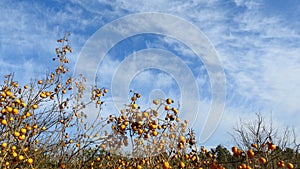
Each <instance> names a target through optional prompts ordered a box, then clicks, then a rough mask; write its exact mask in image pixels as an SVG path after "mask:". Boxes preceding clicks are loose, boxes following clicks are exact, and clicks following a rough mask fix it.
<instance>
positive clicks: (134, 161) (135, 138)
mask: <svg viewBox="0 0 300 169" xmlns="http://www.w3.org/2000/svg"><path fill="white" fill-rule="evenodd" d="M57 42H58V45H59V47H58V48H56V49H55V55H56V56H55V57H54V58H53V61H54V62H56V63H57V64H56V66H55V67H54V68H53V70H51V69H50V70H49V71H47V72H45V75H43V76H44V77H39V78H38V79H36V80H34V81H32V82H29V83H27V84H26V83H25V84H20V83H19V82H18V81H17V80H16V79H14V74H13V73H12V74H9V75H5V76H4V78H5V79H4V81H3V83H2V84H0V111H1V112H0V123H1V124H0V130H1V132H0V146H1V147H0V167H1V168H3V169H8V168H16V169H17V168H19V169H20V168H22V169H23V168H24V169H27V168H28V169H37V168H62V169H63V168H114V169H115V168H117V169H122V168H126V169H130V168H137V169H142V168H157V169H159V168H163V169H171V168H198V169H204V168H205V169H224V168H225V166H226V167H227V168H270V167H273V168H274V167H275V166H277V167H281V168H283V167H287V168H289V169H292V168H294V167H295V166H296V165H297V163H296V161H295V160H294V159H298V157H299V156H298V154H299V153H298V152H296V153H295V151H294V149H288V148H287V146H289V145H288V144H287V143H288V141H287V140H285V139H282V140H281V141H279V142H275V141H274V138H275V130H273V128H270V130H268V129H269V128H266V127H265V126H264V124H263V122H262V118H261V117H260V116H258V121H257V122H256V123H254V124H253V125H251V124H247V125H244V124H243V125H242V126H241V127H240V128H236V129H235V132H237V133H238V135H237V136H238V137H237V139H236V141H237V142H236V143H237V146H234V147H232V152H231V153H232V154H230V153H229V151H228V150H227V149H226V148H224V147H221V146H218V147H217V148H216V149H211V150H208V149H206V148H205V147H203V146H200V145H199V144H197V140H196V133H194V131H193V130H192V129H189V128H187V124H188V122H187V121H185V120H184V119H183V120H181V119H180V118H179V114H180V111H179V106H178V105H175V104H174V103H173V100H172V99H171V98H167V99H164V98H157V99H156V100H153V106H151V107H152V108H147V107H146V108H144V107H143V106H142V105H140V104H139V99H140V98H141V97H142V95H141V94H140V93H138V92H136V91H129V92H130V94H131V96H132V97H131V100H129V101H128V103H124V107H123V109H122V110H121V111H120V112H115V111H114V110H111V112H109V115H108V116H107V117H106V116H105V115H104V114H103V113H102V111H103V109H102V108H103V106H105V104H104V103H105V95H106V94H107V93H108V92H110V91H109V90H108V89H107V88H104V87H99V85H98V84H96V85H94V86H91V91H90V92H88V91H87V86H86V84H89V82H86V79H85V78H84V75H79V76H78V77H74V76H73V75H72V72H71V71H70V70H69V65H68V64H69V55H70V53H72V48H71V47H70V44H69V40H68V35H65V36H64V37H63V38H61V39H59V40H57ZM50 59H51V58H50ZM86 98H89V99H86ZM88 106H95V108H96V109H95V111H93V112H90V110H89V109H87V107H88ZM88 116H93V117H94V118H92V119H91V118H89V119H88ZM107 129H109V130H107ZM289 134H290V133H288V132H286V136H289ZM285 138H287V137H285ZM239 139H241V140H239ZM294 143H296V140H294ZM295 145H296V144H295ZM278 147H279V148H278ZM296 147H297V148H298V147H299V145H297V146H296ZM282 154H285V155H286V156H284V155H282ZM284 157H285V158H284ZM298 161H299V159H298ZM296 167H297V166H296ZM275 168H276V167H275Z"/></svg>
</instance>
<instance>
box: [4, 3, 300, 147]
mask: <svg viewBox="0 0 300 169" xmlns="http://www.w3.org/2000/svg"><path fill="white" fill-rule="evenodd" d="M0 10H1V15H0V71H1V74H7V73H10V72H15V74H16V78H17V79H19V81H20V82H24V83H25V82H28V81H29V80H30V79H31V78H33V77H35V76H39V75H41V74H42V73H43V72H44V71H45V70H46V69H48V68H50V67H51V66H53V62H52V57H53V56H54V49H55V47H56V45H57V44H56V39H58V38H60V37H62V36H63V34H64V33H65V32H67V31H70V32H71V34H72V35H71V36H70V40H71V46H72V47H73V49H74V53H73V54H72V56H71V65H75V64H76V61H77V58H78V56H79V55H80V51H81V49H82V48H83V46H84V44H85V43H86V41H87V40H88V39H89V38H90V37H91V36H92V35H93V34H94V33H95V32H96V31H97V30H98V29H100V28H101V27H102V26H104V25H105V24H107V23H110V22H111V21H113V20H116V19H118V18H120V17H123V16H126V15H128V14H134V13H139V12H162V13H167V14H172V15H175V16H178V17H181V18H184V19H186V20H187V21H188V22H190V23H192V24H194V25H195V26H196V27H198V28H199V29H200V30H201V31H202V32H203V33H204V34H205V35H206V37H207V38H208V39H209V40H210V42H211V44H212V45H213V46H214V47H215V49H216V51H217V53H218V55H219V59H220V61H221V63H222V66H223V68H224V72H225V75H226V102H225V109H224V113H223V117H222V120H221V122H220V124H219V125H218V128H217V130H216V131H215V132H214V134H213V135H212V136H211V137H210V138H209V140H207V142H206V143H205V144H207V145H215V144H218V143H222V144H225V145H227V144H230V143H231V138H230V136H229V135H228V132H230V131H232V127H233V124H236V123H237V122H238V120H239V118H242V119H253V118H254V117H255V113H256V112H261V113H262V114H263V115H264V116H265V117H266V118H267V119H269V118H270V117H271V116H272V118H273V121H274V124H275V125H276V126H277V127H278V128H284V127H285V126H290V127H294V128H295V131H296V133H297V135H298V136H299V135H300V125H299V123H298V121H299V119H300V114H299V111H300V106H299V103H300V102H299V98H300V89H299V86H300V76H299V74H300V21H299V18H298V16H299V15H300V2H299V1H295V0H285V1H281V0H265V1H263V0H262V1H258V0H253V1H250V0H220V1H218V0H198V1H197V0H196V1H189V0H187V1H173V0H170V1H168V0H162V1H156V0H152V1H140V0H132V1H128V2H127V1H125V0H120V1H118V0H116V1H109V0H107V1H106V0H103V1H99V2H98V1H85V0H70V1H33V0H28V1H17V0H15V1H8V0H2V1H1V2H0ZM188 36H191V37H192V35H188ZM147 48H160V49H164V50H168V51H170V52H172V53H175V54H176V55H178V57H179V58H181V59H183V60H185V62H186V63H188V64H187V65H188V66H189V68H190V69H191V71H192V73H193V75H194V77H197V78H196V79H197V84H198V85H199V87H200V88H201V92H200V100H199V102H200V105H201V113H200V115H199V119H198V120H199V121H200V122H199V124H200V123H201V122H202V121H201V119H204V118H205V117H206V116H207V114H206V113H205V112H208V110H209V104H210V102H211V94H210V92H211V91H210V88H209V86H210V82H209V78H208V74H207V71H206V69H205V67H204V66H203V63H202V62H201V60H197V59H196V60H195V59H194V60H193V59H192V60H189V58H193V57H192V56H193V55H195V54H194V53H193V52H192V51H191V50H190V49H189V48H188V47H187V46H186V45H184V44H183V43H181V42H178V41H176V40H175V39H173V38H170V37H164V36H157V35H151V34H146V35H137V36H134V37H131V38H128V39H125V40H124V41H122V42H120V43H119V44H118V45H116V46H115V47H114V48H112V49H111V51H110V52H109V54H108V56H107V58H106V60H105V61H104V62H103V63H102V65H100V67H99V71H98V73H99V76H100V77H101V78H102V79H101V78H100V80H102V81H101V84H103V85H104V86H105V85H108V86H109V85H110V84H109V82H110V78H111V75H113V73H114V71H115V67H114V66H117V65H118V64H119V63H120V62H121V61H122V60H124V59H125V58H126V57H127V56H128V55H131V54H133V52H134V51H139V50H141V49H147ZM111 65H114V66H111ZM130 88H135V90H137V91H140V92H141V93H143V95H144V96H145V100H144V101H145V102H147V99H149V98H152V97H151V96H150V95H151V92H150V91H151V90H153V89H160V90H161V91H162V92H161V91H159V90H155V92H158V94H161V93H164V95H166V96H168V97H175V99H179V98H178V95H177V93H178V91H179V89H178V84H176V79H174V77H172V76H169V75H168V74H167V73H165V72H161V71H159V70H155V69H153V70H145V71H143V72H140V73H139V74H137V75H136V76H135V77H134V79H133V81H132V83H131V84H130ZM155 92H154V93H155ZM152 94H153V93H152ZM203 121H204V120H203ZM194 127H196V128H197V129H198V128H201V126H197V125H196V126H194ZM199 130H200V129H199ZM220 138H222V139H220ZM224 138H226V139H224Z"/></svg>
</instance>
